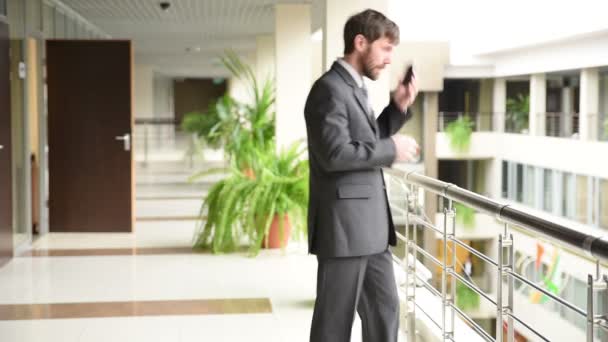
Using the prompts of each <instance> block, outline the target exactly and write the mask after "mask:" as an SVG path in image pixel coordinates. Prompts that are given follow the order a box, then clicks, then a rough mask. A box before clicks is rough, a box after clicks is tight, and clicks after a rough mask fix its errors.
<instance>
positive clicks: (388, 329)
mask: <svg viewBox="0 0 608 342" xmlns="http://www.w3.org/2000/svg"><path fill="white" fill-rule="evenodd" d="M318 262H319V267H318V271H317V299H316V301H315V309H314V314H313V318H312V326H311V329H310V341H311V342H349V341H350V335H351V330H352V325H353V320H354V318H355V310H356V311H357V312H358V313H359V317H360V318H361V324H362V327H363V342H397V336H398V330H399V297H398V294H397V286H396V284H395V275H394V273H393V260H392V257H391V253H390V251H389V250H386V251H385V252H383V253H380V254H374V255H367V256H360V257H347V258H318Z"/></svg>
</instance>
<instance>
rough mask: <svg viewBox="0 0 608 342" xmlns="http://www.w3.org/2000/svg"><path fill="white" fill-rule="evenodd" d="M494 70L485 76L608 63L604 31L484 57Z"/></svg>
mask: <svg viewBox="0 0 608 342" xmlns="http://www.w3.org/2000/svg"><path fill="white" fill-rule="evenodd" d="M484 60H485V63H486V64H493V65H494V66H495V68H494V71H493V72H492V74H490V75H486V76H487V77H500V76H512V75H526V74H535V73H544V72H551V71H561V70H575V69H583V68H590V67H596V66H602V65H608V31H601V32H598V33H594V34H587V35H582V36H578V37H574V38H572V39H568V40H562V41H558V42H551V43H545V44H536V45H534V46H529V47H526V48H521V49H514V50H511V51H505V52H502V53H497V54H489V55H485V56H484Z"/></svg>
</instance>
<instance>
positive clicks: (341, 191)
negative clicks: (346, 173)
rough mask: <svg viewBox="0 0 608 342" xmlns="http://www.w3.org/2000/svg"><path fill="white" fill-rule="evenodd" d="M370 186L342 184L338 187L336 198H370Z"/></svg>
mask: <svg viewBox="0 0 608 342" xmlns="http://www.w3.org/2000/svg"><path fill="white" fill-rule="evenodd" d="M370 197H372V186H371V185H369V184H344V185H340V186H339V187H338V198H370Z"/></svg>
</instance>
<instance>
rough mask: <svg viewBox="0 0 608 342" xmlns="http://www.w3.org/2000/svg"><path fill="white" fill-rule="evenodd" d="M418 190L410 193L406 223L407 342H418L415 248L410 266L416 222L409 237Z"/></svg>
mask: <svg viewBox="0 0 608 342" xmlns="http://www.w3.org/2000/svg"><path fill="white" fill-rule="evenodd" d="M417 193H418V188H417V187H416V186H414V185H412V186H411V187H410V192H409V194H408V210H407V215H406V217H407V221H406V226H405V240H406V247H405V253H406V255H405V257H406V259H407V262H406V267H407V271H406V284H407V288H406V302H407V308H408V310H409V312H408V316H407V335H408V337H407V340H408V341H411V342H416V260H417V258H416V256H417V255H416V254H417V253H416V250H415V249H414V248H412V249H411V251H412V263H411V264H410V262H409V257H410V243H411V242H410V241H413V243H416V222H415V221H414V226H413V227H412V230H413V231H412V237H413V238H412V240H410V236H409V229H410V227H409V214H410V212H409V200H411V201H412V204H413V211H414V213H413V214H414V215H416V214H417V213H416V210H417V208H418V195H417ZM410 287H411V292H410Z"/></svg>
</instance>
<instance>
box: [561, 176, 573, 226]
mask: <svg viewBox="0 0 608 342" xmlns="http://www.w3.org/2000/svg"><path fill="white" fill-rule="evenodd" d="M561 181H562V198H561V200H562V212H561V216H563V217H567V218H570V219H574V218H575V216H576V215H575V214H576V213H575V209H576V208H575V204H576V200H575V198H574V197H575V182H574V175H573V174H572V173H567V172H564V173H563V177H562V180H561Z"/></svg>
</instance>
